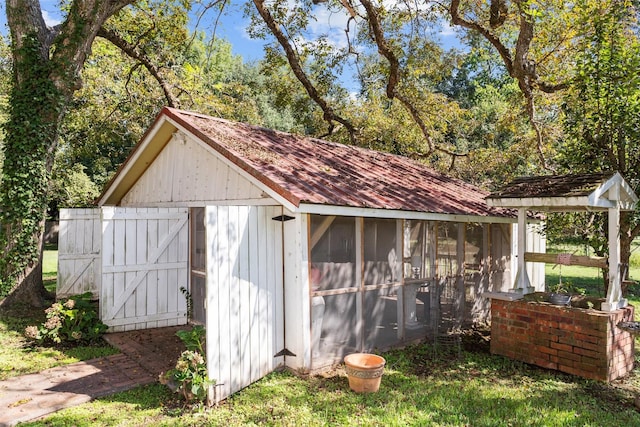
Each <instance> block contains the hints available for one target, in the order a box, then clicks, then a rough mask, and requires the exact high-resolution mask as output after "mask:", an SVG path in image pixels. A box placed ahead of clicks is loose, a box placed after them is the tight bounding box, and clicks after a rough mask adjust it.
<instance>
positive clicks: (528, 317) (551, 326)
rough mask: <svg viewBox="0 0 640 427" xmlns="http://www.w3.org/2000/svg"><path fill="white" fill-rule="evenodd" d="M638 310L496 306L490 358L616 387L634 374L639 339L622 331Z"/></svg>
mask: <svg viewBox="0 0 640 427" xmlns="http://www.w3.org/2000/svg"><path fill="white" fill-rule="evenodd" d="M633 311H634V309H633V307H632V306H629V307H626V308H624V309H620V310H616V311H613V312H602V311H598V310H590V309H582V308H573V307H558V306H553V305H550V304H548V303H544V302H527V301H522V300H518V301H503V300H500V299H495V298H494V299H492V300H491V353H493V354H500V355H503V356H506V357H509V358H511V359H515V360H520V361H522V362H526V363H530V364H532V365H537V366H541V367H543V368H548V369H555V370H558V371H562V372H566V373H569V374H573V375H578V376H580V377H583V378H590V379H595V380H601V381H612V380H615V379H616V378H620V377H623V376H625V375H627V374H628V373H629V372H630V371H631V370H632V369H633V361H634V338H633V336H632V335H631V334H630V333H629V332H626V331H623V330H622V329H620V328H618V327H617V326H616V325H617V324H618V323H619V322H626V321H632V320H633Z"/></svg>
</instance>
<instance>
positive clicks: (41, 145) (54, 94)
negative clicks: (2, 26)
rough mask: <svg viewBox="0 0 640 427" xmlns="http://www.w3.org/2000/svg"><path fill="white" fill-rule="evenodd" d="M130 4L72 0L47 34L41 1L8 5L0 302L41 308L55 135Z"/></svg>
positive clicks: (14, 1) (9, 1)
mask: <svg viewBox="0 0 640 427" xmlns="http://www.w3.org/2000/svg"><path fill="white" fill-rule="evenodd" d="M130 2H131V0H72V1H71V2H69V3H68V10H67V19H66V20H65V22H64V23H63V24H61V25H60V26H58V27H56V29H51V28H49V27H47V26H46V24H45V22H44V19H43V18H42V12H41V9H40V3H39V1H38V0H7V2H6V13H7V23H8V24H9V29H10V32H11V51H12V56H13V88H12V91H11V97H10V101H9V104H10V106H9V120H8V121H7V122H6V124H5V126H4V131H5V134H6V137H5V141H4V145H3V151H4V154H5V156H4V163H3V168H2V180H1V182H0V220H1V226H0V298H2V297H5V296H7V295H10V297H8V298H7V299H6V300H4V301H3V302H2V304H3V305H6V304H9V303H14V302H25V303H28V304H32V305H42V303H43V299H44V297H45V296H46V291H45V289H44V287H43V285H42V263H41V261H42V250H43V247H44V246H43V237H44V220H45V209H46V207H47V190H48V185H49V180H50V176H51V170H52V168H53V161H54V158H55V152H56V147H57V143H58V132H59V127H60V123H61V122H62V120H63V118H64V115H65V112H66V109H67V107H68V105H69V103H70V101H71V99H72V97H73V94H74V92H75V91H76V90H78V89H79V88H80V87H81V79H80V74H81V71H82V68H83V66H84V62H85V60H86V58H87V56H88V55H89V53H90V51H91V45H92V43H93V41H94V39H95V37H96V34H97V33H98V30H99V29H100V27H101V26H102V24H104V22H105V21H106V20H107V19H108V18H109V17H110V16H111V15H113V14H114V13H116V12H117V11H118V10H120V9H121V8H122V7H124V6H126V5H127V4H129V3H130Z"/></svg>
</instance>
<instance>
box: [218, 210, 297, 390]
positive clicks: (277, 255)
mask: <svg viewBox="0 0 640 427" xmlns="http://www.w3.org/2000/svg"><path fill="white" fill-rule="evenodd" d="M281 215H282V208H281V207H277V206H207V207H206V209H205V221H206V229H207V304H206V311H207V325H206V333H207V368H208V371H209V376H210V378H211V379H214V380H215V381H216V386H215V387H213V389H214V391H213V396H210V398H211V399H212V400H213V401H219V400H221V399H224V398H226V397H228V396H229V395H231V394H232V393H235V392H236V391H238V390H241V389H242V388H244V387H246V386H248V385H249V384H251V383H253V382H255V381H257V380H259V379H260V378H262V377H264V376H265V375H267V374H268V373H270V372H272V371H274V370H275V369H277V368H278V367H280V366H282V365H283V364H284V356H281V355H280V356H279V355H278V354H279V353H280V352H281V351H282V350H283V349H284V345H285V343H284V322H285V319H284V308H283V274H284V273H283V272H284V269H283V259H282V253H283V242H282V224H283V223H282V222H281V221H279V220H278V219H277V218H278V217H279V216H281ZM274 218H276V219H274ZM300 304H302V301H300Z"/></svg>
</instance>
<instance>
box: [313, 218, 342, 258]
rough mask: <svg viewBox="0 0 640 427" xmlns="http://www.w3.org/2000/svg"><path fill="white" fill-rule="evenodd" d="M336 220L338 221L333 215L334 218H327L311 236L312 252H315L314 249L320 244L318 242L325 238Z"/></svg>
mask: <svg viewBox="0 0 640 427" xmlns="http://www.w3.org/2000/svg"><path fill="white" fill-rule="evenodd" d="M335 219H336V216H335V215H332V216H328V217H326V218H325V219H324V220H323V221H322V223H321V224H320V226H319V227H318V229H317V230H316V231H315V232H314V233H313V235H312V236H311V249H310V250H313V248H314V247H315V246H316V245H317V244H318V242H319V241H320V239H321V238H322V236H324V233H325V232H326V231H327V229H328V228H329V226H330V225H331V224H332V223H333V221H334V220H335Z"/></svg>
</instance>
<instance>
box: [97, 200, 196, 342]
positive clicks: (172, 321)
mask: <svg viewBox="0 0 640 427" xmlns="http://www.w3.org/2000/svg"><path fill="white" fill-rule="evenodd" d="M188 219H189V213H188V209H186V208H115V207H106V208H103V211H102V237H103V245H102V287H101V292H100V313H101V318H102V321H103V322H104V323H105V324H107V325H108V326H109V327H110V330H111V331H123V330H133V329H146V328H157V327H163V326H175V325H182V324H186V323H187V301H186V296H185V294H184V293H183V292H182V291H181V288H184V289H185V290H186V289H188V281H189V276H188V260H189V254H188V251H189V246H188V244H189V225H188Z"/></svg>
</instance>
